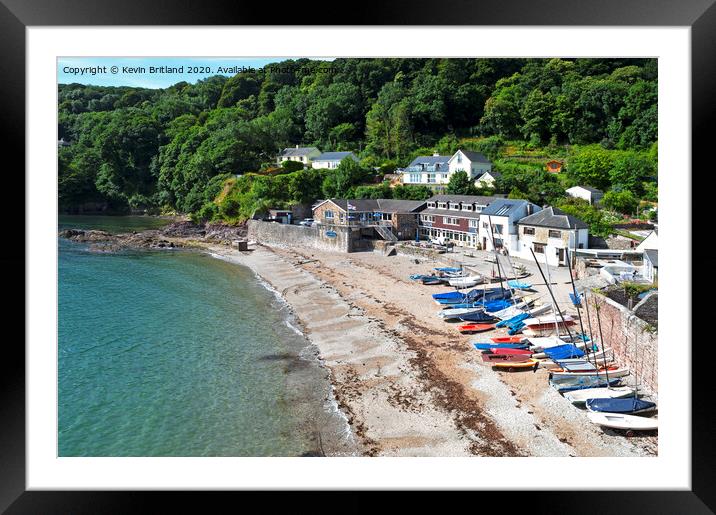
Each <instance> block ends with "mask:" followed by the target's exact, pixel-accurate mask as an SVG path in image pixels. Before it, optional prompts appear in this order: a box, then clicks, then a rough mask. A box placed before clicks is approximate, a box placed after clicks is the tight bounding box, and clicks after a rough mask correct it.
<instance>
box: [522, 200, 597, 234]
mask: <svg viewBox="0 0 716 515" xmlns="http://www.w3.org/2000/svg"><path fill="white" fill-rule="evenodd" d="M517 225H534V226H536V227H553V228H555V229H588V228H589V226H588V225H587V224H585V223H584V222H583V221H581V220H580V219H579V218H576V217H574V216H572V215H568V214H567V213H565V212H564V211H562V210H561V209H558V208H556V207H551V206H550V207H546V208H544V209H543V210H541V211H538V212H537V213H534V214H532V215H529V216H525V217H524V218H522V219H520V220H519V221H518V222H517Z"/></svg>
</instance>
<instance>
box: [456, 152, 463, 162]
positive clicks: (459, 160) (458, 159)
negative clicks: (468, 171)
mask: <svg viewBox="0 0 716 515" xmlns="http://www.w3.org/2000/svg"><path fill="white" fill-rule="evenodd" d="M457 162H458V163H462V154H460V153H458V154H457Z"/></svg>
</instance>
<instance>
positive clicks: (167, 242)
mask: <svg viewBox="0 0 716 515" xmlns="http://www.w3.org/2000/svg"><path fill="white" fill-rule="evenodd" d="M59 236H60V237H61V238H67V239H68V240H72V241H76V242H80V243H88V244H90V249H91V250H94V251H98V252H116V251H118V250H122V249H174V248H182V247H189V246H191V244H192V242H206V243H220V244H225V245H230V244H231V242H232V241H233V240H237V239H243V238H245V237H246V226H245V225H239V226H235V225H223V224H204V225H197V224H194V223H192V222H188V221H183V222H174V223H172V224H169V225H167V226H166V227H163V228H162V229H150V230H146V231H141V232H131V233H120V234H112V233H109V232H106V231H97V230H89V229H65V230H63V231H60V233H59Z"/></svg>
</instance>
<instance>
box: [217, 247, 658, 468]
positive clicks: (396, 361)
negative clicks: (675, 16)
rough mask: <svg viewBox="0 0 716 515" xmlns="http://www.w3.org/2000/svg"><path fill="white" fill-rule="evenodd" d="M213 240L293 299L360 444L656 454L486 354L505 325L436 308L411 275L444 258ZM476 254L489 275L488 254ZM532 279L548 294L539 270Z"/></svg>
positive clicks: (402, 450) (559, 278) (541, 380)
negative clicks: (498, 366) (470, 327)
mask: <svg viewBox="0 0 716 515" xmlns="http://www.w3.org/2000/svg"><path fill="white" fill-rule="evenodd" d="M209 250H210V251H211V252H212V253H215V254H218V255H221V256H222V257H223V258H224V259H228V260H230V261H233V262H236V263H239V264H242V265H245V266H247V267H249V268H251V269H252V270H253V271H254V272H255V273H256V274H257V275H258V276H259V277H261V278H262V279H263V280H264V281H266V282H267V283H268V284H270V285H271V286H272V287H273V288H275V289H276V290H277V291H278V292H279V293H280V295H281V296H282V297H283V298H284V299H285V300H286V302H287V303H288V304H289V305H290V306H291V308H292V310H293V312H294V314H295V316H296V319H297V321H298V322H299V323H300V325H301V330H302V331H303V332H304V333H305V334H306V335H307V337H308V338H309V340H310V341H311V342H312V343H313V344H314V345H315V346H316V347H317V349H318V353H319V356H320V359H321V360H322V362H323V364H324V365H325V367H326V368H327V370H328V371H329V374H330V379H331V383H332V384H333V388H334V395H335V399H336V401H337V403H338V406H339V408H340V409H341V411H342V412H343V413H344V414H345V415H346V417H347V419H348V422H349V424H350V427H351V429H352V431H353V436H354V438H355V439H356V440H357V443H358V448H359V452H360V453H361V454H362V455H365V456H655V455H656V454H657V437H655V436H636V437H632V438H626V437H625V436H624V435H623V434H615V433H611V432H609V431H608V430H607V431H605V430H602V429H601V428H600V427H598V426H595V425H593V424H591V423H590V422H589V421H588V419H587V416H586V411H584V410H580V409H578V408H575V407H574V406H572V405H571V404H570V403H569V402H568V401H567V400H566V399H564V398H563V397H562V396H561V395H560V394H559V393H557V391H556V390H554V389H552V388H550V387H549V386H548V384H547V372H546V371H545V370H543V369H540V370H538V371H536V372H532V371H531V370H529V371H527V372H514V373H509V372H500V371H495V370H493V369H492V368H491V367H490V366H489V365H487V364H484V363H483V362H482V360H481V358H480V353H479V352H478V351H476V350H475V349H474V348H473V347H472V345H471V344H470V342H472V341H476V340H479V341H488V338H489V337H491V336H495V335H501V336H502V335H505V334H506V332H505V330H504V329H497V330H494V331H491V332H488V333H482V334H479V335H462V334H460V333H459V332H458V331H457V329H456V325H457V324H449V323H446V322H444V321H442V319H440V318H438V317H437V316H436V313H437V312H438V311H439V309H440V308H439V306H437V305H436V304H435V303H434V301H433V299H432V298H431V294H432V293H435V292H438V291H445V290H446V288H444V287H440V286H432V287H431V286H424V285H422V284H420V283H419V282H415V281H411V280H410V279H409V275H410V274H415V273H427V272H428V271H429V270H430V269H431V267H433V266H440V265H439V264H438V263H437V262H435V261H430V260H426V259H417V261H418V262H417V263H416V258H413V257H408V256H403V255H397V256H390V257H386V256H383V255H382V254H380V253H377V252H362V253H352V254H339V253H329V252H322V251H317V250H313V249H304V248H301V249H299V248H290V249H289V248H277V247H273V248H268V247H265V246H261V245H251V246H250V250H249V251H248V252H239V251H238V250H235V249H231V248H229V247H226V246H221V245H211V246H210V247H209ZM471 264H473V265H474V266H475V268H476V269H480V267H482V269H481V270H480V271H481V272H482V273H486V274H488V275H489V273H490V272H489V270H490V267H491V266H492V265H491V264H489V263H487V262H486V261H484V259H475V260H474V263H471ZM558 272H559V275H557V274H555V275H553V276H552V277H551V280H552V281H554V282H556V283H558V285H559V286H558V287H557V288H556V290H557V294H556V295H557V297H558V299H557V300H558V303H560V305H562V303H563V302H564V301H565V300H568V299H567V293H568V291H569V290H568V287H566V286H565V281H567V280H568V277H569V276H568V275H567V272H566V271H564V270H559V271H558ZM530 280H531V281H532V282H533V283H534V284H535V285H536V286H535V289H537V290H538V293H537V294H536V295H538V296H539V295H542V296H543V297H544V299H543V300H544V301H545V302H547V297H546V294H547V291H546V288H545V287H544V281H543V280H541V278H540V277H539V275H534V276H532V277H531V278H530ZM540 282H541V284H542V286H541V287H540V286H538V285H539V283H540ZM324 444H325V445H326V448H327V449H331V448H340V447H341V445H340V442H324ZM329 453H330V452H329Z"/></svg>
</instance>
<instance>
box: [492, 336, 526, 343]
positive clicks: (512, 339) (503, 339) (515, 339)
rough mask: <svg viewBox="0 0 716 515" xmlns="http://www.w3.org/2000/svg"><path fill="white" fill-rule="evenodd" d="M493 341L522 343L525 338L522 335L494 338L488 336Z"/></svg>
mask: <svg viewBox="0 0 716 515" xmlns="http://www.w3.org/2000/svg"><path fill="white" fill-rule="evenodd" d="M490 340H492V341H493V343H522V342H524V341H525V340H527V338H525V337H524V336H498V337H496V338H490Z"/></svg>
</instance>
